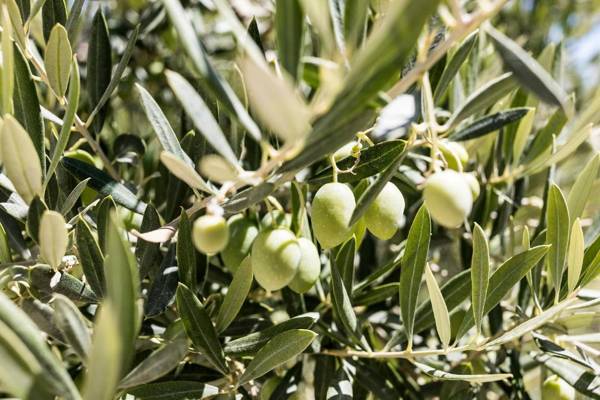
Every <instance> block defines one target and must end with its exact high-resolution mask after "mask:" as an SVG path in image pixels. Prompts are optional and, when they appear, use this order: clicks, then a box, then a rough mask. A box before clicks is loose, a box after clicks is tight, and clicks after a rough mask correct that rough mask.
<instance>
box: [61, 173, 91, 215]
mask: <svg viewBox="0 0 600 400" xmlns="http://www.w3.org/2000/svg"><path fill="white" fill-rule="evenodd" d="M88 181H89V178H88V179H84V180H82V181H81V182H79V183H78V184H77V185H75V187H74V188H73V190H71V193H69V195H68V196H67V198H66V199H65V200H64V202H63V204H62V205H61V206H60V213H61V214H62V215H64V216H65V217H66V216H67V214H68V213H69V212H70V211H71V209H72V208H73V206H75V203H76V202H77V200H79V197H80V196H81V195H82V194H83V192H84V190H85V189H86V188H87V184H88Z"/></svg>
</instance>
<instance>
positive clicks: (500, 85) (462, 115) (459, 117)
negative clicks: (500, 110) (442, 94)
mask: <svg viewBox="0 0 600 400" xmlns="http://www.w3.org/2000/svg"><path fill="white" fill-rule="evenodd" d="M516 86H517V85H516V81H515V79H514V77H513V74H512V73H510V72H507V73H505V74H503V75H500V76H499V77H497V78H494V79H492V80H490V81H489V82H487V83H485V84H484V85H482V86H481V87H480V88H479V89H477V90H476V91H474V92H473V93H471V95H470V96H469V97H468V98H467V99H465V101H464V102H463V103H462V104H461V106H460V108H458V109H457V110H456V111H455V112H454V114H453V115H452V117H451V118H450V121H449V125H450V127H455V126H458V124H459V123H460V122H462V121H463V120H465V119H466V118H469V117H470V116H472V115H474V114H477V113H478V112H481V111H483V110H485V109H487V108H488V107H490V106H492V105H493V104H495V103H496V102H497V101H498V100H500V99H501V98H503V97H504V96H506V95H507V94H509V93H510V92H511V91H512V90H513V89H515V88H516Z"/></svg>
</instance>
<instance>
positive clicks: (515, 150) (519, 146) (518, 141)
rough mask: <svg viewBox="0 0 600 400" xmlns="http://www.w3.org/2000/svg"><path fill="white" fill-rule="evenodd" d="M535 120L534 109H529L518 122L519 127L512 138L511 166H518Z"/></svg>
mask: <svg viewBox="0 0 600 400" xmlns="http://www.w3.org/2000/svg"><path fill="white" fill-rule="evenodd" d="M534 118H535V108H529V109H528V111H527V114H526V115H525V116H524V117H523V119H521V121H519V125H518V127H517V130H516V132H515V135H514V137H513V139H512V140H513V143H512V157H513V164H514V165H518V164H519V161H520V159H521V155H522V154H523V150H525V145H526V144H527V140H528V139H529V136H530V134H531V130H532V129H533V121H534Z"/></svg>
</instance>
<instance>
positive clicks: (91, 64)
mask: <svg viewBox="0 0 600 400" xmlns="http://www.w3.org/2000/svg"><path fill="white" fill-rule="evenodd" d="M112 66H113V63H112V50H111V47H110V36H109V34H108V26H107V24H106V18H104V14H103V13H102V9H101V8H99V9H98V11H96V14H95V15H94V19H93V20H92V28H91V37H90V42H89V45H88V57H87V79H86V84H87V93H88V98H89V101H90V106H91V108H92V109H93V108H95V107H96V105H97V104H99V103H100V99H101V98H102V95H103V94H104V92H106V89H107V88H108V85H109V84H110V77H111V74H112ZM103 122H104V113H103V112H100V113H98V116H97V117H96V119H95V120H94V124H93V126H94V129H95V131H96V132H99V131H100V129H101V128H102V124H103Z"/></svg>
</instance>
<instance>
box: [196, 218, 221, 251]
mask: <svg viewBox="0 0 600 400" xmlns="http://www.w3.org/2000/svg"><path fill="white" fill-rule="evenodd" d="M192 238H193V242H194V246H196V249H198V251H200V252H202V253H204V254H209V255H212V254H216V253H218V252H220V251H221V250H223V249H224V248H225V246H227V242H228V241H229V229H228V228H227V221H225V218H223V217H221V216H218V215H203V216H201V217H200V218H198V219H197V220H196V221H195V222H194V227H193V232H192Z"/></svg>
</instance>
